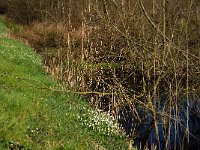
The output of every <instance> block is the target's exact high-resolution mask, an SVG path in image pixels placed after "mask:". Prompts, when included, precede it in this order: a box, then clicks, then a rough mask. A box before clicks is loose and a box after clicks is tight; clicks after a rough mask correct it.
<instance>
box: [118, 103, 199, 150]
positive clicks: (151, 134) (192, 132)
mask: <svg viewBox="0 0 200 150" xmlns="http://www.w3.org/2000/svg"><path fill="white" fill-rule="evenodd" d="M197 108H199V105H197V104H193V103H192V102H190V113H189V120H188V125H189V139H188V136H187V133H188V132H186V125H187V117H186V112H187V107H186V104H184V105H182V107H181V108H179V109H178V112H177V111H175V108H174V109H172V111H171V118H170V126H167V127H166V125H165V123H164V120H163V118H162V117H159V118H160V119H159V122H158V135H159V141H160V142H158V141H157V139H156V131H155V127H154V120H153V116H152V114H151V112H150V111H148V110H144V109H137V111H138V116H136V114H135V113H134V111H132V109H130V108H129V107H127V108H125V109H121V110H120V111H119V114H118V116H119V123H120V125H121V127H122V128H123V129H124V130H125V132H126V135H127V136H129V137H131V138H133V139H134V142H135V144H134V145H135V146H137V147H138V148H139V149H143V148H144V147H147V148H149V149H152V148H151V147H152V145H154V146H156V147H157V149H159V147H160V149H161V150H165V149H172V150H173V149H176V150H179V149H180V150H187V149H188V150H200V116H199V115H198V114H199V112H198V111H197V110H198V109H197ZM162 109H163V107H160V110H157V111H158V112H159V111H161V110H162ZM165 113H168V114H169V112H166V110H165ZM166 116H169V115H166ZM138 117H139V118H141V120H139V119H138ZM167 118H169V117H167ZM165 127H166V128H165ZM168 131H170V134H167V133H168ZM167 135H168V138H167V139H168V140H166V137H167ZM188 140H189V141H188ZM167 141H168V142H167ZM188 142H189V143H188ZM167 143H169V144H168V146H167Z"/></svg>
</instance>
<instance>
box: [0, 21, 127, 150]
mask: <svg viewBox="0 0 200 150" xmlns="http://www.w3.org/2000/svg"><path fill="white" fill-rule="evenodd" d="M7 31H8V30H7V28H6V27H5V26H4V24H3V23H2V22H1V21H0V149H2V150H4V149H11V147H15V149H20V148H21V147H23V149H25V150H31V149H33V150H40V149H42V150H54V149H55V150H56V149H58V150H90V149H110V150H117V149H119V150H122V149H128V148H127V142H126V140H125V139H124V138H123V137H120V136H117V135H105V134H101V133H100V132H97V131H96V130H92V129H90V128H88V127H86V126H84V125H83V124H82V123H81V121H80V120H79V119H78V116H81V115H82V112H83V111H82V110H83V108H84V110H85V109H91V108H89V106H88V104H87V103H86V102H85V101H83V100H82V99H81V98H80V97H78V96H76V95H74V94H69V93H63V92H62V93H61V92H55V91H52V90H50V88H54V89H62V86H61V85H60V84H59V83H58V81H54V80H53V79H52V78H51V77H49V76H48V75H47V74H46V73H45V72H44V71H43V69H42V63H41V58H40V57H39V56H38V55H36V54H35V53H34V52H33V50H32V49H31V48H30V47H28V46H27V45H26V44H24V43H23V42H21V41H19V40H16V39H12V38H9V37H6V32H7ZM86 115H89V114H86Z"/></svg>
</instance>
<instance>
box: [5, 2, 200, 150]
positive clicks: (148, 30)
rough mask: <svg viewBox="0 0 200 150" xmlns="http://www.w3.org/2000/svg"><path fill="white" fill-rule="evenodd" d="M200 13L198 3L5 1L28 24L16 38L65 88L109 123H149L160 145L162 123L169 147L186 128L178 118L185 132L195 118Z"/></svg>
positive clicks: (199, 70) (13, 14)
mask: <svg viewBox="0 0 200 150" xmlns="http://www.w3.org/2000/svg"><path fill="white" fill-rule="evenodd" d="M199 6H200V3H199V1H198V0H196V1H194V0H184V1H183V0H182V1H179V0H152V1H149V0H143V1H142V0H137V1H136V0H135V1H133V0H116V1H114V0H102V1H98V0H81V1H80V0H44V1H39V0H28V1H27V0H26V1H25V0H9V7H8V15H9V16H10V17H12V18H13V19H14V20H16V21H19V22H21V23H28V24H31V29H26V32H25V34H23V33H22V34H20V36H21V37H22V38H25V39H28V41H29V42H30V44H32V45H33V47H35V48H36V51H38V52H40V53H41V54H42V55H43V56H44V58H45V59H44V60H45V61H44V62H45V68H46V70H47V71H48V72H50V73H51V74H52V75H54V76H55V77H56V78H59V79H60V80H62V81H63V82H64V83H65V85H66V86H67V87H68V88H69V87H71V89H72V90H75V91H82V94H85V95H86V97H87V98H88V99H90V102H91V103H92V104H93V105H95V106H96V107H100V108H102V109H104V110H106V111H109V112H110V113H111V114H112V115H115V116H118V114H119V112H121V110H123V109H126V110H131V112H132V114H134V115H133V116H134V117H133V116H132V117H133V118H134V120H135V121H134V123H135V122H137V123H138V124H139V125H141V124H140V123H142V122H150V121H149V120H153V125H154V126H155V129H156V130H155V131H156V135H157V136H156V139H157V140H158V141H159V136H158V135H159V134H158V132H159V131H158V124H159V123H160V122H161V123H162V124H163V126H164V127H163V128H165V130H166V132H165V133H164V138H165V140H166V141H167V140H169V139H170V138H169V136H170V131H171V129H170V126H171V125H174V124H175V125H176V124H179V123H183V122H179V121H178V120H180V116H181V115H180V114H181V112H184V113H185V115H186V122H184V123H183V124H185V125H184V128H186V130H187V129H188V128H189V126H188V125H187V122H188V121H189V115H188V114H189V113H190V111H191V112H192V113H195V114H196V115H197V116H198V115H199V109H200V107H199V93H200V88H199V85H200V48H199V47H200V44H199V43H200V28H199V27H200V20H199V18H200V15H199ZM88 91H89V92H88ZM193 106H197V108H195V109H194V110H193ZM189 108H190V110H189ZM193 111H194V112H193ZM172 112H173V113H172ZM141 114H142V115H141ZM146 116H150V117H146ZM149 118H150V119H149ZM126 121H127V120H126V119H124V122H126ZM122 122H123V121H122ZM122 124H123V123H122ZM149 124H150V123H149ZM134 125H135V124H134ZM137 127H138V126H136V127H135V128H137ZM147 130H152V128H151V126H150V125H149V127H148V129H147ZM186 130H185V131H186ZM128 134H129V135H131V136H136V135H137V134H136V133H134V132H133V130H131V131H129V132H128ZM185 134H186V136H187V137H189V134H188V133H186V132H185ZM145 136H146V137H149V134H148V132H147V133H146V134H145ZM143 139H146V141H147V139H148V138H143ZM146 141H145V142H146ZM145 142H144V143H145ZM168 146H169V142H168V143H166V148H169V147H168Z"/></svg>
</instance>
